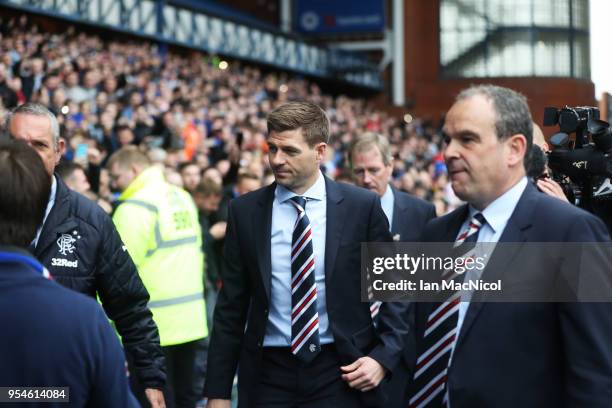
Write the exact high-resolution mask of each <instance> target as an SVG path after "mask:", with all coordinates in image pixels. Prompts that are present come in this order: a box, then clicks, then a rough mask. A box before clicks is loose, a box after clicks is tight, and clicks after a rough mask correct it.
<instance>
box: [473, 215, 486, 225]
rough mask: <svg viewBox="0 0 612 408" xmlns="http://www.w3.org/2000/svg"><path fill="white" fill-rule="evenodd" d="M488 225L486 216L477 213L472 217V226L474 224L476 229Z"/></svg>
mask: <svg viewBox="0 0 612 408" xmlns="http://www.w3.org/2000/svg"><path fill="white" fill-rule="evenodd" d="M486 223H487V220H486V219H485V217H484V215H482V213H476V214H474V216H473V217H472V224H474V226H475V227H476V228H480V227H482V226H483V225H485V224H486Z"/></svg>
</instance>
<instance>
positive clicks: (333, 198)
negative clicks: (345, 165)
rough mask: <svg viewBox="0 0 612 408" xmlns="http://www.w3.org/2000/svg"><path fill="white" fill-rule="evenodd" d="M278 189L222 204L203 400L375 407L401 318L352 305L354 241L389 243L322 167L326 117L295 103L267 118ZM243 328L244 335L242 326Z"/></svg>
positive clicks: (398, 343)
mask: <svg viewBox="0 0 612 408" xmlns="http://www.w3.org/2000/svg"><path fill="white" fill-rule="evenodd" d="M268 132H269V134H268V145H269V156H268V157H269V160H270V165H271V167H272V170H273V172H274V176H275V179H276V182H275V183H273V184H272V185H270V186H268V187H265V188H263V189H260V190H257V191H255V192H252V193H249V194H245V195H243V196H241V197H238V198H236V199H234V200H232V201H231V203H230V208H229V215H228V231H227V236H226V245H225V259H226V261H227V263H228V265H227V270H226V273H225V274H224V276H223V287H222V289H221V292H220V294H219V299H218V303H217V305H216V308H215V315H214V324H213V332H212V335H211V344H210V351H209V359H208V376H207V379H206V386H205V395H206V396H207V397H208V398H209V407H211V408H217V407H229V406H230V400H229V398H230V393H231V388H232V382H233V378H234V374H235V371H236V367H237V366H238V365H239V374H238V376H239V378H238V398H239V406H240V407H309V408H310V407H315V408H316V407H330V406H338V407H362V406H382V404H383V399H384V395H381V394H382V393H381V390H380V389H379V388H378V385H379V383H380V381H381V380H382V379H383V378H384V376H385V375H386V374H387V372H389V371H391V370H393V367H395V365H396V363H397V361H398V360H399V358H400V354H401V350H402V342H403V338H404V337H405V335H406V332H407V327H408V326H407V322H406V321H405V319H406V317H405V316H404V315H400V314H399V313H395V312H393V311H392V310H391V309H390V308H388V307H386V306H383V307H382V308H381V310H380V316H379V322H378V325H377V328H375V327H374V325H373V323H372V319H371V317H370V310H369V304H368V303H367V302H361V293H362V292H361V289H360V287H361V283H360V273H359V270H360V243H361V242H368V241H390V240H391V237H390V234H389V230H388V223H387V220H386V218H385V215H384V213H383V211H382V208H381V206H380V200H379V198H378V196H376V194H372V193H371V192H368V191H365V190H363V189H360V188H357V187H354V186H350V185H347V184H342V183H335V182H333V181H331V180H329V179H327V178H325V177H324V176H323V174H322V173H321V171H320V170H319V166H320V164H321V161H322V160H323V158H324V157H325V151H326V147H327V141H328V138H329V121H328V119H327V116H326V115H325V112H324V111H323V110H322V109H321V108H319V107H318V106H316V105H314V104H312V103H308V102H292V103H288V104H285V105H282V106H280V107H278V108H277V109H275V110H274V111H273V112H271V113H270V115H269V116H268ZM245 325H246V329H245Z"/></svg>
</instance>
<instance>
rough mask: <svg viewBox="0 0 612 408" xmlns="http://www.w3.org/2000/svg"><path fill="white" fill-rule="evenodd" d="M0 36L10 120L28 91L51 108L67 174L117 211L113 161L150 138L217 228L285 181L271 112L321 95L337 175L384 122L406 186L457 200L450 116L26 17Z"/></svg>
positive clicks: (398, 179) (1, 104)
mask: <svg viewBox="0 0 612 408" xmlns="http://www.w3.org/2000/svg"><path fill="white" fill-rule="evenodd" d="M0 35H1V38H0V118H4V117H5V115H6V113H7V111H8V110H10V109H11V108H13V107H15V106H17V105H19V104H21V103H24V102H26V101H34V102H40V103H43V104H44V105H46V106H48V107H49V108H50V109H51V110H52V111H53V112H54V113H55V114H56V115H57V117H58V120H59V123H60V126H61V135H62V137H63V138H64V139H65V140H66V146H67V149H66V153H65V155H64V157H63V163H62V164H61V166H60V167H59V168H58V172H59V173H60V175H61V177H62V178H63V179H64V180H65V181H66V182H67V184H68V185H69V186H70V187H71V188H73V189H75V190H77V191H78V192H80V193H82V194H84V195H86V196H87V197H89V198H91V199H92V200H96V201H97V202H98V204H99V205H101V206H102V207H103V208H104V209H105V210H106V211H108V212H111V211H112V204H113V202H114V200H115V198H116V195H117V194H116V193H114V192H113V190H112V188H111V186H112V183H111V180H110V177H109V174H108V171H107V170H106V169H105V167H104V166H105V162H106V160H107V159H108V157H109V156H110V155H111V154H112V153H113V152H115V151H116V150H117V149H119V148H120V147H122V146H125V145H138V146H139V147H140V148H141V149H142V150H143V151H145V152H146V153H147V155H148V156H149V157H150V158H151V159H152V160H153V161H154V162H155V163H157V164H158V165H159V166H162V167H163V169H164V173H165V175H166V178H167V180H168V181H170V182H171V183H174V184H176V185H179V186H182V187H183V188H185V189H186V190H188V191H189V192H191V193H192V194H193V195H194V199H195V201H196V203H197V205H198V207H199V209H200V211H203V212H204V213H206V214H209V215H210V217H209V220H208V221H209V222H210V226H211V227H212V226H214V225H215V224H216V223H217V222H218V221H223V220H224V213H225V206H226V204H227V201H228V200H229V199H231V198H232V197H235V196H237V195H239V194H244V193H246V192H248V191H251V190H253V189H256V188H259V187H261V186H263V185H266V184H269V183H271V182H272V181H273V177H272V174H271V172H270V171H269V168H268V165H267V163H266V161H267V155H266V152H267V146H266V141H265V138H266V115H267V113H268V112H270V111H271V110H272V109H274V108H275V107H276V106H278V105H279V104H282V103H284V102H286V101H291V100H308V101H312V102H314V103H316V104H318V105H320V106H321V107H322V108H323V109H325V111H326V112H327V114H328V116H329V118H330V120H331V141H330V147H331V149H329V155H328V157H327V160H326V161H325V164H324V172H325V173H326V175H328V176H329V177H331V178H333V179H336V180H339V181H345V182H351V181H352V173H351V170H350V168H349V162H348V159H347V150H348V147H349V145H350V143H351V141H352V140H353V139H354V137H355V136H356V135H359V134H361V133H363V132H366V131H373V132H378V133H380V134H382V135H384V136H385V137H387V138H389V141H390V142H391V146H392V153H393V156H394V158H395V161H394V171H393V183H394V184H395V186H396V187H397V188H398V189H400V190H403V191H406V192H409V193H412V194H414V195H416V196H418V197H421V198H424V199H426V200H429V201H431V202H433V203H434V205H435V206H436V209H437V213H438V215H441V214H444V213H446V212H448V211H449V210H450V209H452V208H454V207H455V206H456V205H457V199H456V197H454V195H453V192H452V189H451V188H450V185H449V184H448V182H447V175H446V172H445V171H446V169H445V166H444V162H443V158H442V156H441V154H440V147H441V142H442V137H441V134H440V127H439V125H440V124H439V123H431V122H428V121H423V120H420V119H418V118H411V117H410V118H404V119H403V120H402V119H397V118H395V117H392V116H389V115H387V114H386V113H385V112H383V111H379V110H376V109H375V108H374V107H372V106H371V105H370V104H369V103H368V102H367V101H366V100H365V99H360V98H351V97H347V96H344V95H341V94H336V95H332V94H329V93H326V91H325V89H324V88H323V87H322V86H320V85H319V84H317V83H314V82H312V81H309V80H306V79H304V78H301V77H297V76H292V75H290V74H287V73H281V72H273V71H268V72H264V71H263V70H262V69H259V68H255V67H252V66H247V65H244V64H241V63H237V62H232V63H228V62H227V61H223V60H220V59H219V58H218V57H215V56H209V55H205V54H203V53H201V52H196V51H189V52H187V51H184V50H181V49H168V48H167V47H160V46H158V45H155V44H152V43H147V42H143V41H141V40H135V39H129V40H123V39H117V40H106V39H103V38H100V36H98V35H94V34H87V33H84V32H78V31H77V30H76V29H75V28H74V27H70V28H68V29H67V30H65V32H62V33H50V32H44V31H43V30H41V29H40V28H39V27H37V26H36V25H35V24H33V23H31V22H30V21H28V19H27V17H25V16H23V17H20V18H11V19H4V20H2V21H1V23H0ZM207 199H208V200H207ZM221 225H222V224H220V226H219V227H218V228H217V230H215V229H213V230H212V233H213V234H214V235H221V233H220V232H219V230H220V227H221Z"/></svg>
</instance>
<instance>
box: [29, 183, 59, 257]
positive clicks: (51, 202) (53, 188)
mask: <svg viewBox="0 0 612 408" xmlns="http://www.w3.org/2000/svg"><path fill="white" fill-rule="evenodd" d="M56 193H57V181H56V180H55V175H53V176H52V177H51V191H50V192H49V202H48V203H47V209H46V210H45V218H43V222H42V223H41V224H40V226H39V227H38V229H37V230H36V238H34V241H32V245H34V248H36V245H38V240H39V239H40V233H41V232H42V229H43V227H44V225H45V221H47V217H48V216H49V213H50V212H51V210H52V209H53V206H54V205H55V195H56Z"/></svg>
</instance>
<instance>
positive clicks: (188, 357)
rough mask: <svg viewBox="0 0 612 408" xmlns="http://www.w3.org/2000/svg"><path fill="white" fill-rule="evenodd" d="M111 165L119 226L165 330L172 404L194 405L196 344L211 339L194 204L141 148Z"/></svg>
mask: <svg viewBox="0 0 612 408" xmlns="http://www.w3.org/2000/svg"><path fill="white" fill-rule="evenodd" d="M108 168H109V173H110V176H111V180H112V182H113V184H114V185H115V187H116V188H118V189H119V190H120V191H122V194H121V196H120V197H119V201H120V204H119V207H118V208H117V210H116V211H115V214H114V216H113V221H114V222H115V225H116V226H117V230H118V231H119V234H120V235H121V238H122V239H123V242H125V245H126V246H127V249H128V252H129V253H130V255H131V257H132V259H133V260H134V263H135V264H136V266H137V268H138V271H139V273H140V276H141V278H142V281H143V283H144V285H145V287H146V288H147V290H148V291H149V294H150V296H151V301H150V302H149V308H150V309H151V311H152V312H153V319H154V320H155V322H156V323H157V326H158V327H159V333H160V340H161V345H162V350H163V351H164V354H165V356H166V365H167V368H168V381H167V386H166V389H165V390H164V397H165V399H166V404H167V405H168V407H189V408H193V406H194V405H195V402H196V400H197V396H196V395H195V392H194V387H193V382H194V381H193V372H194V370H193V369H194V363H193V361H194V358H195V350H196V341H197V340H200V339H202V338H204V337H206V336H207V334H208V330H207V326H206V305H205V304H204V297H203V284H202V282H203V279H202V273H203V272H202V271H203V262H204V257H203V254H202V250H201V247H202V241H201V239H202V238H201V231H200V225H199V223H198V213H197V210H196V207H195V205H194V203H193V200H192V199H191V197H190V196H189V194H188V193H187V192H186V191H184V190H183V189H180V188H178V187H175V186H173V185H171V184H169V183H167V182H166V180H165V179H164V176H163V174H162V171H161V170H160V169H159V168H158V167H155V166H151V163H150V162H149V159H148V158H147V156H146V155H144V154H143V153H141V152H140V151H139V150H138V149H137V148H135V147H124V148H122V149H120V150H119V151H117V152H115V153H114V154H113V155H112V156H111V157H110V159H109V161H108Z"/></svg>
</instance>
